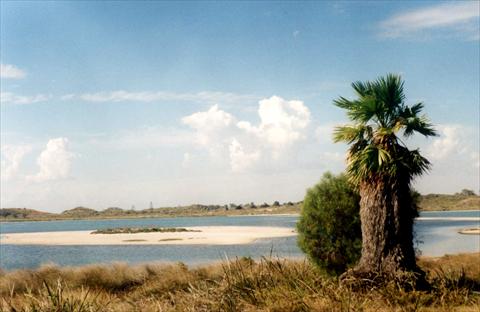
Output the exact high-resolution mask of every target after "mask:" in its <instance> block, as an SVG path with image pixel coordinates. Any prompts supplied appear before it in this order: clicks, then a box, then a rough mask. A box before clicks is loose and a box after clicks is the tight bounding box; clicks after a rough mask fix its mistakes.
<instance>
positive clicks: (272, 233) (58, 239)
mask: <svg viewBox="0 0 480 312" xmlns="http://www.w3.org/2000/svg"><path fill="white" fill-rule="evenodd" d="M187 229H189V230H196V231H200V232H167V233H158V232H152V233H135V234H91V232H92V231H68V232H38V233H8V234H2V235H1V236H0V243H1V244H15V245H202V244H205V245H237V244H248V243H251V242H253V241H255V240H256V239H260V238H274V237H287V236H294V235H296V233H295V232H294V230H293V229H292V228H285V227H264V226H199V227H188V228H187Z"/></svg>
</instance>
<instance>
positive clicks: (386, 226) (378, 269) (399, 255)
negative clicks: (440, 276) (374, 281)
mask: <svg viewBox="0 0 480 312" xmlns="http://www.w3.org/2000/svg"><path fill="white" fill-rule="evenodd" d="M379 180H380V181H376V183H371V181H370V183H367V182H365V183H362V184H361V185H360V196H361V200H360V219H361V223H362V256H361V259H360V261H359V263H358V265H357V266H356V268H355V271H356V272H357V273H364V274H381V275H385V274H387V275H390V274H396V273H398V272H399V271H406V272H408V271H416V270H417V266H416V262H415V251H414V248H413V221H414V217H415V214H416V209H415V207H414V205H413V203H412V199H411V195H410V188H409V186H408V183H407V184H406V186H405V185H401V184H400V183H399V181H398V180H396V181H395V182H394V183H391V182H389V181H385V179H379Z"/></svg>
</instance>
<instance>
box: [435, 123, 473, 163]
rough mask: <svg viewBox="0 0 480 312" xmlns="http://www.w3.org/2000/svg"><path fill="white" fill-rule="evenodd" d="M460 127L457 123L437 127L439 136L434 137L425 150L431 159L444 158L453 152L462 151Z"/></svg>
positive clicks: (463, 146) (463, 147)
mask: <svg viewBox="0 0 480 312" xmlns="http://www.w3.org/2000/svg"><path fill="white" fill-rule="evenodd" d="M462 133H463V131H462V127H461V126H459V125H444V126H440V127H439V134H440V137H439V138H437V139H435V140H434V141H433V143H432V144H431V145H430V147H429V148H428V150H427V153H428V155H429V157H431V158H432V159H437V160H438V159H444V158H446V157H448V156H450V155H452V154H453V153H459V152H464V149H465V145H464V144H462Z"/></svg>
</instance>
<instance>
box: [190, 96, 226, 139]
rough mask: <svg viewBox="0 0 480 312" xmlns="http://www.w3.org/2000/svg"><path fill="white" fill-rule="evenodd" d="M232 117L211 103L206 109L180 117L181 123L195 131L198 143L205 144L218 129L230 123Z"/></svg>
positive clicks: (217, 132) (214, 136) (212, 137)
mask: <svg viewBox="0 0 480 312" xmlns="http://www.w3.org/2000/svg"><path fill="white" fill-rule="evenodd" d="M233 121H234V117H233V116H232V115H231V114H229V113H227V112H225V111H223V110H221V109H219V108H218V105H213V106H212V107H210V109H209V110H208V111H205V112H197V113H194V114H191V115H189V116H186V117H183V118H182V123H184V124H185V125H188V126H189V127H191V128H192V129H195V130H196V132H197V141H198V143H199V144H202V145H206V144H208V143H210V142H211V141H212V139H214V138H216V136H217V135H218V134H219V131H221V130H223V129H225V128H228V127H229V126H230V125H232V123H233Z"/></svg>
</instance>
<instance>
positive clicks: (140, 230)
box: [90, 227, 201, 234]
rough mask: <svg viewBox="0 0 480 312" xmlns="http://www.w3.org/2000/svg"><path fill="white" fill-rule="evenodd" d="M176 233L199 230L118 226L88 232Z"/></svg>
mask: <svg viewBox="0 0 480 312" xmlns="http://www.w3.org/2000/svg"><path fill="white" fill-rule="evenodd" d="M153 232H157V233H177V232H201V231H200V230H192V229H186V228H165V227H142V228H135V227H120V228H110V229H100V230H96V231H93V232H91V233H90V234H136V233H153Z"/></svg>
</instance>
